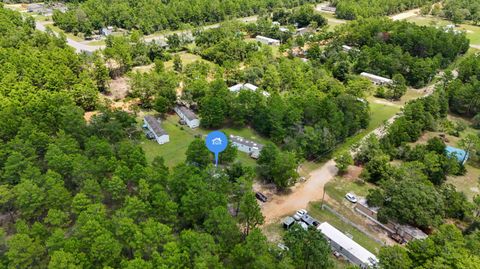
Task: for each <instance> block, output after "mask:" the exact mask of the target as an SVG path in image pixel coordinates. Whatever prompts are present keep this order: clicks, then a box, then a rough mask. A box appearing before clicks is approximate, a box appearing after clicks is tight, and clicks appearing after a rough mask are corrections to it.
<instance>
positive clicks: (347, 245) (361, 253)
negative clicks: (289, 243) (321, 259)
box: [317, 222, 378, 268]
mask: <svg viewBox="0 0 480 269" xmlns="http://www.w3.org/2000/svg"><path fill="white" fill-rule="evenodd" d="M317 229H318V230H319V231H320V232H322V234H323V235H324V236H325V237H326V239H327V241H328V242H329V243H330V246H331V247H332V249H333V250H335V251H337V252H338V253H339V254H341V255H342V256H344V257H345V258H346V259H347V260H349V261H350V262H351V263H354V264H356V265H358V266H360V268H371V267H374V266H376V265H377V263H378V259H377V257H376V256H375V255H373V254H372V253H371V252H370V251H368V250H366V249H365V248H364V247H362V246H361V245H359V244H358V243H357V242H355V241H353V240H352V239H351V238H349V237H348V236H346V235H345V234H344V233H342V232H340V231H339V230H337V229H336V228H335V227H333V226H332V225H330V224H329V223H328V222H324V223H322V224H320V225H319V226H318V228H317Z"/></svg>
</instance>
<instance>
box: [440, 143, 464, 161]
mask: <svg viewBox="0 0 480 269" xmlns="http://www.w3.org/2000/svg"><path fill="white" fill-rule="evenodd" d="M445 150H446V151H447V155H448V156H455V157H456V158H457V160H458V161H459V162H461V163H462V164H465V162H466V161H467V160H468V153H467V152H466V151H465V150H463V149H459V148H454V147H452V146H447V147H446V148H445Z"/></svg>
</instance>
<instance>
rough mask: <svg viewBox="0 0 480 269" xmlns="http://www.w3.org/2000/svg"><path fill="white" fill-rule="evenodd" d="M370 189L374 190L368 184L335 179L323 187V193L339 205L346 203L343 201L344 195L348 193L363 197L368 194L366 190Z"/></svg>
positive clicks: (340, 178)
mask: <svg viewBox="0 0 480 269" xmlns="http://www.w3.org/2000/svg"><path fill="white" fill-rule="evenodd" d="M372 188H374V186H373V185H372V184H370V183H366V182H363V181H359V180H355V181H353V180H349V179H345V178H342V177H336V178H335V179H334V180H332V181H330V182H328V183H327V184H326V185H325V192H326V193H327V194H328V196H329V197H330V198H332V199H335V200H336V201H338V202H339V203H343V202H345V201H347V200H346V199H345V194H347V193H348V192H351V193H354V194H355V195H357V196H362V197H365V196H367V194H368V190H369V189H372Z"/></svg>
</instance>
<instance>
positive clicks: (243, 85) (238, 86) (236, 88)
mask: <svg viewBox="0 0 480 269" xmlns="http://www.w3.org/2000/svg"><path fill="white" fill-rule="evenodd" d="M228 89H229V90H230V91H231V92H239V91H241V90H250V91H254V92H255V91H257V89H258V87H257V86H255V85H253V84H250V83H238V84H236V85H233V86H232V87H230V88H228ZM262 94H263V95H264V96H266V97H269V96H270V93H268V92H266V91H262Z"/></svg>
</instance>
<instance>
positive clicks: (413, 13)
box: [390, 8, 420, 21]
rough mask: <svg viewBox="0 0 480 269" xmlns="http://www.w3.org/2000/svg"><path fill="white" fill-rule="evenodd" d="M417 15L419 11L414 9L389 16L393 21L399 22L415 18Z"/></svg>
mask: <svg viewBox="0 0 480 269" xmlns="http://www.w3.org/2000/svg"><path fill="white" fill-rule="evenodd" d="M418 14H420V9H419V8H416V9H412V10H407V11H405V12H402V13H398V14H395V15H392V16H390V18H391V19H392V20H394V21H399V20H404V19H408V18H410V17H415V16H417V15H418Z"/></svg>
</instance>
